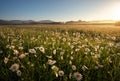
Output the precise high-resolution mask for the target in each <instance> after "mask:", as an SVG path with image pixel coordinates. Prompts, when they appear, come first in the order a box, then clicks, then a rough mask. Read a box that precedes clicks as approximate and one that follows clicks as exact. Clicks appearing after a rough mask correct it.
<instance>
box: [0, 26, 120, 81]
mask: <svg viewBox="0 0 120 81" xmlns="http://www.w3.org/2000/svg"><path fill="white" fill-rule="evenodd" d="M0 81H120V27H119V26H114V25H1V26H0Z"/></svg>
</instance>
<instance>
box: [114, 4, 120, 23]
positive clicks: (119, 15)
mask: <svg viewBox="0 0 120 81" xmlns="http://www.w3.org/2000/svg"><path fill="white" fill-rule="evenodd" d="M113 20H117V21H118V20H120V6H119V7H118V6H117V7H116V8H115V9H114V10H113Z"/></svg>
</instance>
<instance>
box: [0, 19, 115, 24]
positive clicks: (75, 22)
mask: <svg viewBox="0 0 120 81" xmlns="http://www.w3.org/2000/svg"><path fill="white" fill-rule="evenodd" d="M113 23H115V21H113V20H97V21H82V20H78V21H66V22H56V21H52V20H40V21H34V20H3V19H0V24H113Z"/></svg>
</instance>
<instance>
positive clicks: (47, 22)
mask: <svg viewBox="0 0 120 81" xmlns="http://www.w3.org/2000/svg"><path fill="white" fill-rule="evenodd" d="M61 23H62V22H54V21H51V20H41V21H33V20H0V24H61Z"/></svg>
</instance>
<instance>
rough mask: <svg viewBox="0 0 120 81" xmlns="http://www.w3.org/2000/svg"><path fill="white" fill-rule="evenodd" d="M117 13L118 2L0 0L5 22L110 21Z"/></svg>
mask: <svg viewBox="0 0 120 81" xmlns="http://www.w3.org/2000/svg"><path fill="white" fill-rule="evenodd" d="M118 11H120V0H0V19H5V20H36V21H38V20H54V21H68V20H87V21H89V20H111V19H114V18H120V16H119V14H118V13H117V12H118ZM116 14H118V15H116ZM118 16H119V17H118Z"/></svg>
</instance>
